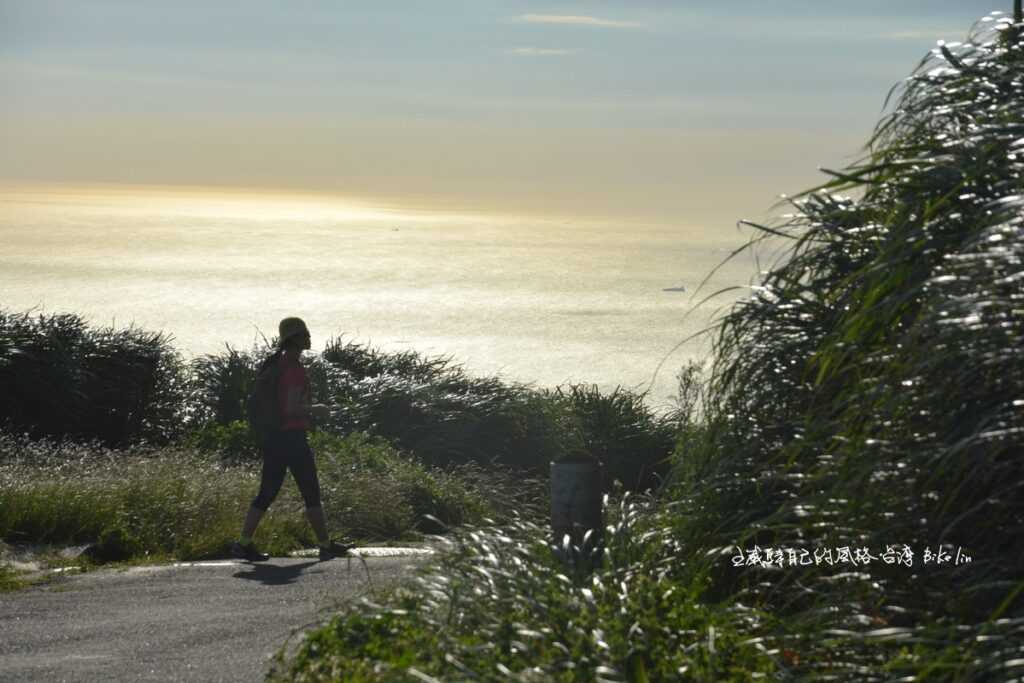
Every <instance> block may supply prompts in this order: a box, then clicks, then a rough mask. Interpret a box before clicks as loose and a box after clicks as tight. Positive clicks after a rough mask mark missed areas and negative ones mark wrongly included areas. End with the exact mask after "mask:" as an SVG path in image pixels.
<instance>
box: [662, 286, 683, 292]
mask: <svg viewBox="0 0 1024 683" xmlns="http://www.w3.org/2000/svg"><path fill="white" fill-rule="evenodd" d="M661 291H663V292H685V291H686V287H685V286H683V285H677V286H675V287H666V288H665V289H663V290H661Z"/></svg>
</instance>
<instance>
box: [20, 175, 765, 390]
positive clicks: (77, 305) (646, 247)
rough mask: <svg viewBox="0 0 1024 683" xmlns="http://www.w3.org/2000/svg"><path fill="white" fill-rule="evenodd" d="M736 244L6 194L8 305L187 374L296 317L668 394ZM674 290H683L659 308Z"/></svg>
mask: <svg viewBox="0 0 1024 683" xmlns="http://www.w3.org/2000/svg"><path fill="white" fill-rule="evenodd" d="M742 241H743V236H742V235H740V234H739V233H737V231H736V230H735V228H734V227H733V226H732V225H731V224H728V223H725V224H723V225H721V226H686V225H685V224H684V223H682V222H681V223H680V224H679V225H651V224H639V223H638V224H626V223H623V222H621V221H619V222H611V221H605V222H602V221H593V220H592V221H577V220H568V219H565V220H562V219H559V220H553V219H543V218H530V217H516V216H510V215H495V214H490V215H485V214H481V215H471V214H446V213H441V212H437V211H429V210H411V209H408V208H406V209H400V208H396V207H383V208H381V207H372V206H368V205H357V204H353V203H351V202H347V201H343V200H336V199H330V198H325V197H313V196H309V197H294V196H293V197H269V196H265V195H218V194H213V193H210V192H199V191H195V192H191V191H168V190H163V191H161V190H148V191H139V190H136V191H132V192H128V191H119V190H116V189H110V188H79V189H69V188H58V189H55V188H24V187H22V188H15V189H4V190H0V245H2V247H0V307H3V308H5V309H7V310H9V311H12V310H13V311H23V310H27V309H35V310H37V311H41V312H45V313H62V312H75V313H79V314H82V315H84V316H85V317H87V318H88V319H89V320H91V321H92V322H94V323H97V324H104V325H106V324H114V325H117V326H127V325H129V324H134V325H137V326H140V327H143V328H146V329H152V330H163V331H166V332H169V333H171V334H172V335H173V336H174V339H175V344H176V345H177V347H178V348H179V349H180V350H181V352H182V353H183V354H185V355H186V356H193V355H197V354H203V353H209V352H216V351H218V350H219V349H223V347H224V345H225V344H231V345H233V346H236V347H243V348H247V347H249V346H250V345H251V344H253V343H254V342H255V341H256V340H257V339H258V338H259V335H260V333H263V334H265V335H266V336H268V337H270V336H273V335H274V334H276V325H277V321H278V320H279V319H280V318H282V317H284V316H289V315H298V316H301V317H303V318H305V319H306V321H307V322H308V323H309V325H310V327H311V329H312V331H313V345H314V349H316V348H317V347H322V346H323V344H324V342H325V341H326V340H327V339H328V338H330V337H344V338H346V339H349V340H353V341H357V342H366V343H371V344H373V345H374V346H378V347H381V348H383V349H388V350H395V349H408V348H412V349H415V350H417V351H420V352H423V353H425V354H428V355H447V356H452V357H453V358H454V360H455V361H456V362H459V363H461V364H462V365H463V366H465V367H466V368H467V369H468V370H470V371H471V372H473V373H476V374H482V375H499V376H501V377H504V378H506V379H510V380H517V381H523V382H529V383H533V384H536V385H539V386H555V385H558V384H561V383H565V382H586V383H596V384H598V385H600V386H602V387H603V388H605V389H610V388H612V387H614V386H616V385H622V386H625V387H629V388H634V389H637V388H639V389H645V388H647V386H648V384H650V383H651V381H652V376H653V375H654V372H655V369H656V368H657V367H658V365H659V363H660V362H661V361H662V360H663V359H666V357H667V360H665V363H664V366H663V367H662V369H661V371H660V373H659V374H658V376H657V378H656V379H655V380H654V382H653V387H652V389H651V392H650V394H649V395H648V398H649V401H650V403H651V404H652V405H653V406H656V407H664V406H666V405H668V404H669V403H670V401H671V398H672V397H673V396H674V395H675V386H676V380H675V374H676V372H677V370H678V369H679V367H681V366H682V365H683V364H684V363H685V362H686V361H687V360H688V359H690V358H700V357H702V356H704V355H706V353H707V348H708V346H707V344H706V343H701V342H699V341H694V342H690V343H687V344H684V345H682V346H681V347H679V348H676V347H677V345H678V344H679V342H681V341H682V340H683V339H684V338H686V337H687V336H688V335H690V334H692V333H693V332H696V331H697V330H699V329H701V328H702V327H704V326H706V325H707V324H708V323H709V321H710V320H711V316H712V314H713V313H714V312H715V311H716V310H719V309H721V307H722V306H723V305H725V304H727V303H728V302H729V301H731V300H733V299H735V298H736V297H737V296H738V295H739V294H737V293H734V294H730V295H727V296H724V297H719V298H718V299H716V300H714V301H712V302H710V303H706V304H703V305H701V306H699V307H698V306H697V305H696V303H697V301H698V300H699V299H701V298H703V296H704V295H705V294H709V293H711V292H714V291H716V290H719V289H723V288H726V287H730V286H734V285H739V286H743V285H746V284H748V283H749V281H750V278H751V276H752V274H753V272H754V267H753V265H752V262H751V260H750V259H749V258H746V259H741V260H737V261H736V262H734V263H733V264H732V265H730V266H729V267H727V268H725V269H723V270H721V271H720V272H719V273H718V274H716V276H714V277H713V278H712V279H711V280H710V281H709V282H708V283H707V284H706V285H705V288H704V290H702V291H701V292H700V293H698V294H697V296H696V297H695V296H694V292H695V290H696V288H697V285H698V284H699V283H700V282H701V280H702V279H703V278H704V276H705V275H707V273H708V272H709V271H710V270H711V269H712V268H714V266H715V265H717V264H718V263H719V262H720V261H721V260H722V259H723V258H724V257H725V256H726V255H727V254H728V252H729V251H730V250H731V248H732V247H734V246H735V245H736V244H739V243H742ZM679 286H682V287H685V288H686V291H685V292H679V291H664V290H665V289H666V288H676V287H679Z"/></svg>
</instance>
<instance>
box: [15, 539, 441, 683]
mask: <svg viewBox="0 0 1024 683" xmlns="http://www.w3.org/2000/svg"><path fill="white" fill-rule="evenodd" d="M381 551H382V554H391V552H392V549H381ZM366 552H367V554H370V553H371V552H372V551H370V550H367V551H366ZM410 552H415V551H410ZM423 558H424V555H423V554H419V555H408V554H406V555H401V556H384V557H374V556H370V557H365V558H364V559H365V562H366V565H365V566H364V565H363V562H361V561H360V560H359V559H358V558H357V559H351V560H349V559H337V560H332V561H330V562H318V561H316V559H314V558H308V559H307V558H273V559H272V560H270V561H269V562H267V563H262V564H249V563H245V562H236V561H222V562H202V563H191V564H179V565H170V566H157V567H136V568H131V569H126V570H102V571H95V572H90V573H88V574H81V575H76V576H67V577H63V578H61V579H59V580H57V581H55V582H53V583H50V584H48V585H46V586H41V587H37V588H32V589H28V590H23V591H17V592H14V593H5V594H2V595H0V681H259V680H261V679H262V678H263V677H264V675H265V674H266V672H267V670H268V668H269V665H270V658H271V657H272V655H273V654H274V653H275V652H277V651H278V649H279V648H281V646H282V645H284V644H285V642H286V641H288V639H289V636H291V635H292V634H293V633H294V632H296V631H301V629H303V628H306V627H309V626H313V625H316V623H318V622H320V621H323V620H325V619H327V618H328V617H329V616H330V613H331V609H332V608H333V607H336V606H338V605H339V604H340V603H345V602H348V601H351V600H357V599H358V598H360V597H363V596H366V595H368V594H369V593H370V592H371V589H379V588H381V587H382V586H384V585H387V584H389V583H394V582H395V581H396V580H398V579H401V578H403V577H407V576H409V575H410V574H411V567H412V566H413V565H415V564H417V563H418V562H422V561H423ZM292 642H294V640H293V641H292Z"/></svg>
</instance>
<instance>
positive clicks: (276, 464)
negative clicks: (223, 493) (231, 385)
mask: <svg viewBox="0 0 1024 683" xmlns="http://www.w3.org/2000/svg"><path fill="white" fill-rule="evenodd" d="M309 348H310V335H309V328H307V327H306V323H304V322H303V321H302V320H301V319H300V318H285V319H284V320H282V321H281V323H280V325H278V350H277V352H276V353H275V354H274V356H273V357H272V358H270V359H269V360H268V361H267V363H268V364H269V363H277V364H278V367H277V368H276V369H277V370H278V373H277V405H278V408H279V410H280V428H279V429H274V430H272V431H270V433H269V434H268V435H267V436H266V437H265V438H264V440H263V444H262V451H263V474H262V477H261V478H260V490H259V493H258V494H256V497H255V498H254V499H253V501H252V505H250V507H249V512H248V513H247V514H246V516H245V522H244V523H243V525H242V534H241V536H239V538H238V540H237V541H235V542H234V543H232V544H231V554H232V555H233V556H235V557H237V558H239V559H245V560H249V561H253V562H260V561H263V560H266V559H268V558H269V555H266V554H265V553H262V552H260V551H259V550H258V549H257V548H256V545H255V544H254V543H253V540H252V537H253V534H255V533H256V527H257V526H259V523H260V520H261V519H262V518H263V515H264V513H266V511H267V509H268V508H270V504H271V503H273V502H274V498H276V497H277V494H278V492H279V491H280V490H281V484H282V483H284V477H285V474H286V473H287V472H288V470H291V473H292V476H293V477H294V478H295V483H296V484H298V486H299V492H300V493H301V494H302V499H303V501H305V503H306V518H307V519H308V520H309V523H310V525H311V526H312V527H313V532H314V533H315V534H316V538H317V542H318V543H319V546H320V559H321V560H329V559H332V558H334V557H338V556H339V555H344V554H345V553H347V552H348V550H349V547H350V546H347V545H344V544H341V543H337V542H335V541H332V540H331V538H330V536H329V535H328V533H327V521H326V519H325V517H324V509H323V506H322V505H321V503H320V482H319V480H318V479H317V474H316V462H315V461H314V459H313V450H312V449H311V448H310V447H309V441H308V439H307V432H308V431H309V429H310V428H311V427H312V423H313V421H314V420H323V419H326V418H327V417H329V415H330V413H329V411H328V408H327V406H325V405H322V404H319V403H316V404H314V403H313V402H312V399H311V396H310V390H309V378H308V377H307V376H306V369H305V368H304V367H302V363H301V361H300V359H301V357H302V352H303V351H305V350H307V349H309ZM265 368H266V365H265V366H264V368H263V369H265Z"/></svg>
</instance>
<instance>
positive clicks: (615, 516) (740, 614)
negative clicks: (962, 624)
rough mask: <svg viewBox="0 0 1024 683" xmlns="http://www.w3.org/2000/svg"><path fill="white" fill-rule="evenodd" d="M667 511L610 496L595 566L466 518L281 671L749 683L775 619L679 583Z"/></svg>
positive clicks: (307, 677)
mask: <svg viewBox="0 0 1024 683" xmlns="http://www.w3.org/2000/svg"><path fill="white" fill-rule="evenodd" d="M645 511H646V512H647V513H648V514H644V512H645ZM658 517H659V515H658V514H657V513H653V512H652V511H651V509H650V505H649V503H644V502H634V501H632V500H630V499H628V498H627V499H625V500H623V501H622V502H621V503H620V504H619V505H616V506H613V507H611V508H610V509H609V532H608V534H607V537H606V541H607V546H606V550H605V553H604V556H605V561H604V564H603V566H602V567H600V568H599V569H597V570H596V571H595V572H594V573H593V574H592V575H582V574H575V573H574V572H572V571H571V570H569V569H567V568H566V567H565V566H563V565H562V564H561V563H560V562H559V561H558V560H556V559H555V558H554V556H553V555H552V553H551V551H550V548H549V547H548V545H547V543H546V538H545V537H546V534H547V530H546V529H545V528H544V527H541V526H537V525H535V524H532V523H530V522H527V521H524V520H519V521H515V522H512V523H509V524H506V525H503V526H501V527H481V528H473V529H467V530H465V531H464V532H462V533H459V534H457V535H456V536H455V538H454V539H453V540H451V541H450V546H449V549H448V551H447V552H446V553H445V554H444V555H443V557H442V558H441V559H440V560H439V561H438V563H437V564H436V565H434V566H432V567H430V568H429V569H427V570H426V571H425V572H424V573H422V574H421V575H420V576H419V577H418V578H417V580H416V582H415V584H413V585H411V586H409V587H408V588H407V589H405V590H403V591H400V592H398V593H396V594H394V595H392V596H391V597H390V598H389V599H388V600H387V601H386V602H385V604H382V605H378V604H374V603H371V602H364V603H363V604H361V605H357V606H355V607H353V608H351V609H349V610H348V611H347V612H345V613H344V614H342V615H340V616H338V617H335V618H334V619H333V620H332V621H331V622H330V623H328V624H327V625H326V626H324V627H322V628H320V629H318V630H316V631H314V632H313V633H311V634H309V635H308V636H307V638H306V639H305V640H304V641H303V643H302V645H301V646H300V648H299V650H298V651H297V653H296V654H295V656H294V657H293V658H292V659H290V660H288V661H285V662H283V663H282V665H281V667H280V670H279V671H278V672H276V675H275V676H272V678H277V679H280V680H302V681H327V680H345V681H354V682H357V681H400V680H401V681H405V680H415V679H418V680H465V679H469V680H480V681H506V680H523V681H567V682H568V681H643V680H651V681H665V680H680V679H686V678H690V679H694V680H707V681H712V680H713V681H730V680H736V681H743V680H749V679H750V678H751V676H752V675H754V674H761V675H770V674H774V673H775V672H777V671H778V669H779V667H778V664H777V660H776V658H775V657H774V656H773V654H774V653H772V652H771V651H770V650H769V649H768V648H767V647H765V646H764V645H763V644H762V643H761V642H760V641H758V640H757V639H751V638H749V637H748V635H747V634H748V632H749V631H751V630H757V629H760V628H762V627H767V624H766V623H765V622H764V616H763V615H761V614H759V613H757V612H756V611H753V610H750V609H747V608H744V607H743V606H740V605H732V606H727V607H725V608H722V609H716V608H711V607H708V606H705V605H701V604H700V603H698V602H696V601H695V600H694V598H695V595H694V593H693V592H692V591H690V590H687V589H685V588H682V587H681V585H680V582H679V580H680V578H681V577H682V576H683V575H684V574H685V571H686V568H685V563H684V562H683V561H681V560H680V557H681V555H682V554H683V548H681V547H680V546H678V544H677V543H676V542H675V541H674V539H673V538H672V537H671V535H670V534H669V533H667V532H666V529H667V527H666V526H665V525H664V520H659V519H658ZM659 522H661V523H660V524H659ZM413 676H415V677H416V678H415V679H414V678H413ZM426 677H429V678H426Z"/></svg>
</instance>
